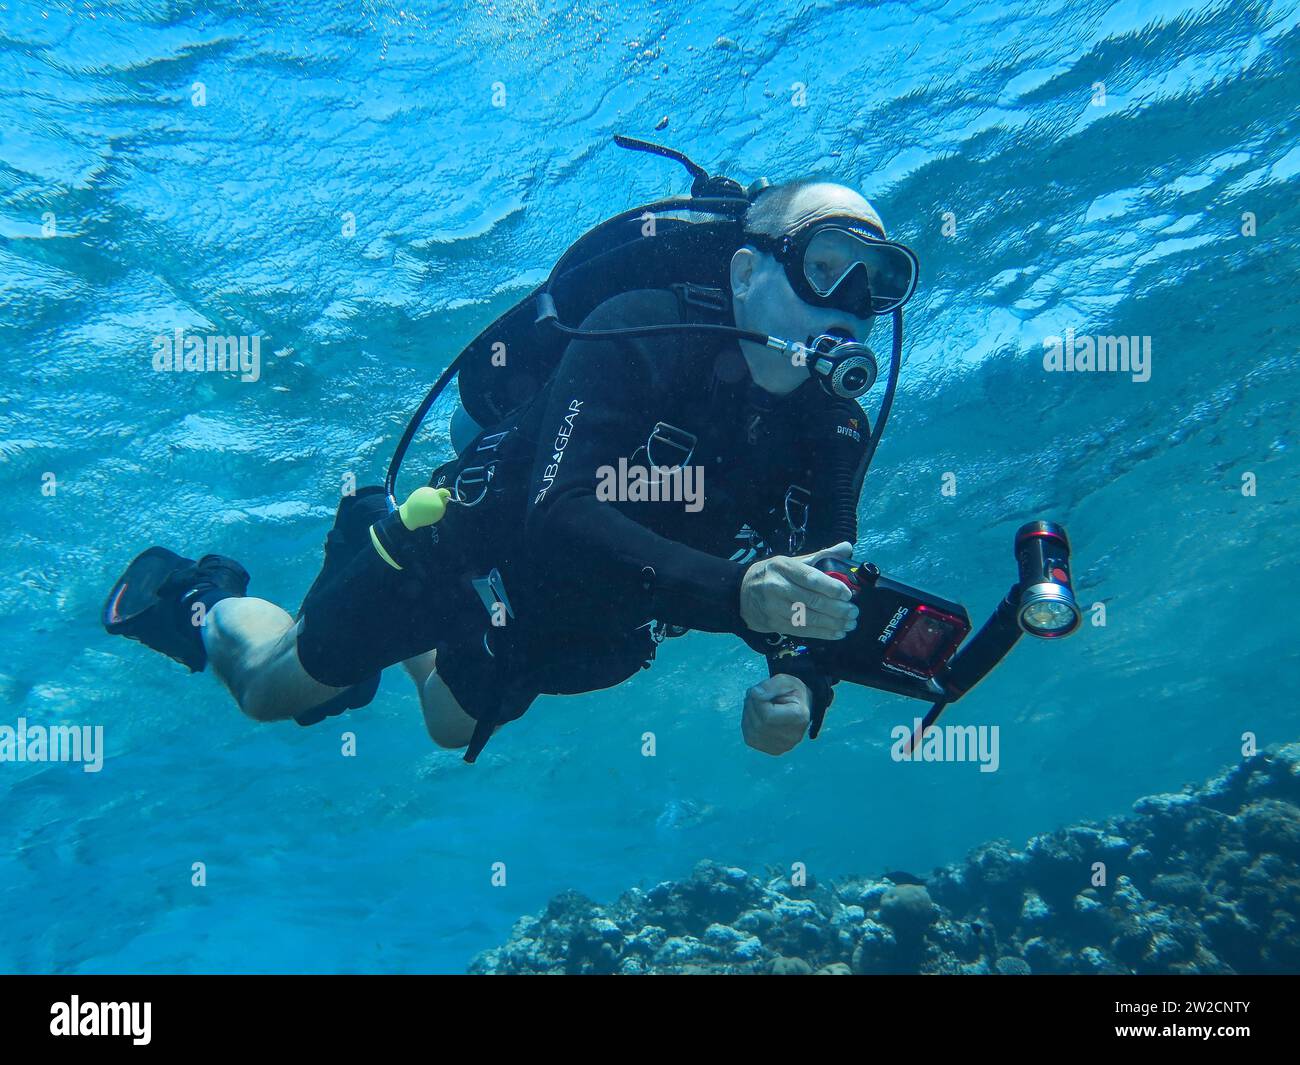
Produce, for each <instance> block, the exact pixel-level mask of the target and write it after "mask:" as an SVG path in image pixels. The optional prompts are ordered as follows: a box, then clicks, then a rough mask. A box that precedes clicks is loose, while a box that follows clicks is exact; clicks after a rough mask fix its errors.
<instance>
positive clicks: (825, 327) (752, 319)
mask: <svg viewBox="0 0 1300 1065" xmlns="http://www.w3.org/2000/svg"><path fill="white" fill-rule="evenodd" d="M793 207H794V209H793V210H792V212H791V215H790V218H789V219H788V220H787V225H786V231H787V232H794V230H796V229H798V228H801V227H803V226H805V225H808V224H810V223H813V222H818V221H821V220H822V219H824V218H828V217H831V216H833V215H846V214H847V215H856V216H858V217H860V218H863V219H866V220H868V221H870V222H871V223H872V224H873V225H874V226H877V227H879V226H880V219H879V217H878V216H877V215H876V212H875V210H874V209H873V208H872V206H871V205H870V204H869V203H868V202H867V201H866V200H865V199H863V198H862V197H861V196H859V195H858V194H857V193H855V192H854V191H853V190H851V189H848V188H846V187H844V186H839V185H825V186H817V187H814V188H811V189H806V190H804V195H803V196H802V197H801V198H800V199H799V200H797V201H796V202H795V204H794V205H793ZM824 265H825V266H826V268H827V270H828V271H832V272H833V271H834V270H836V268H837V267H840V268H842V265H843V264H836V263H827V264H824ZM731 292H732V306H733V308H734V310H735V315H736V325H737V326H739V327H740V328H741V329H747V330H752V331H754V332H756V333H764V334H766V335H767V336H775V337H780V338H781V339H782V340H794V341H799V342H801V343H806V342H807V340H808V338H809V337H810V336H812V337H816V336H820V335H821V334H822V333H838V334H840V335H842V336H845V337H851V338H852V339H854V340H863V341H864V340H866V338H867V334H868V333H869V332H871V323H872V322H873V321H875V319H874V318H870V317H867V318H857V317H855V316H853V315H851V314H849V313H848V312H847V311H841V310H837V309H836V308H834V307H814V306H812V305H811V304H808V303H805V302H804V301H803V300H801V299H800V298H799V297H798V296H797V295H796V294H795V291H794V289H793V288H791V287H790V280H789V278H788V277H787V276H786V272H785V267H783V266H782V265H781V264H780V263H779V262H777V261H776V260H775V259H774V258H773V257H772V256H771V255H768V254H767V253H765V252H760V251H757V250H755V249H754V248H740V249H739V250H738V251H737V252H736V254H735V255H734V256H733V257H732V260H731ZM740 348H741V351H742V352H744V355H745V361H746V362H747V363H748V364H749V373H750V376H751V377H753V379H754V382H755V384H757V385H758V386H759V387H760V388H762V389H763V390H764V391H766V392H771V393H773V394H774V395H779V396H784V395H787V394H789V393H790V392H793V391H794V390H795V389H796V388H798V387H799V386H800V385H802V384H803V383H804V382H805V381H807V380H808V378H809V376H810V374H809V372H808V367H807V366H806V365H804V364H796V363H795V362H794V361H793V360H792V359H791V358H790V356H789V355H783V354H782V353H781V352H778V351H774V350H773V349H772V348H768V347H764V346H763V345H761V344H758V343H755V342H754V341H750V340H742V341H741V342H740Z"/></svg>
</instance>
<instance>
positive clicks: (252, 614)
mask: <svg viewBox="0 0 1300 1065" xmlns="http://www.w3.org/2000/svg"><path fill="white" fill-rule="evenodd" d="M202 635H203V645H204V647H205V649H206V650H207V653H208V661H209V662H211V663H212V670H213V672H214V673H215V674H216V675H217V677H218V679H219V680H220V681H221V683H222V684H224V685H225V686H226V687H227V688H228V689H229V691H230V694H231V695H233V696H234V697H235V701H236V702H237V703H239V708H240V709H241V710H242V711H243V712H244V713H245V714H247V715H248V716H249V717H251V718H253V720H255V721H283V720H286V719H288V718H291V717H294V716H295V715H297V714H299V713H301V712H303V711H304V710H309V709H311V708H312V707H315V706H319V705H320V704H321V703H324V702H326V701H327V700H329V699H332V698H333V697H334V696H336V695H338V694H339V693H340V692H342V691H344V690H345V689H343V688H331V687H329V686H328V685H326V684H322V683H320V682H319V681H317V680H314V679H313V678H312V677H311V676H310V675H309V674H308V673H307V671H306V670H305V669H303V667H302V663H301V662H300V661H299V660H298V646H297V645H298V625H297V623H296V622H295V621H294V619H293V618H292V617H291V616H290V615H289V614H288V613H287V612H286V611H284V610H282V609H281V608H280V607H278V606H276V605H275V604H274V603H269V602H267V601H266V600H265V599H251V598H238V599H223V600H221V602H219V603H217V604H216V605H215V606H214V607H213V608H212V609H211V610H210V611H208V614H207V617H206V618H205V620H204V623H203V632H202Z"/></svg>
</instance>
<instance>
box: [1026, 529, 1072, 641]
mask: <svg viewBox="0 0 1300 1065" xmlns="http://www.w3.org/2000/svg"><path fill="white" fill-rule="evenodd" d="M1016 564H1017V565H1018V566H1019V567H1020V582H1019V588H1020V602H1019V606H1018V609H1017V611H1016V620H1017V621H1018V622H1019V623H1020V627H1021V628H1022V629H1024V631H1025V632H1027V633H1029V635H1030V636H1037V637H1038V638H1039V639H1042V640H1057V639H1060V638H1061V637H1063V636H1069V635H1070V633H1072V632H1074V630H1075V629H1077V628H1078V627H1079V623H1080V621H1082V615H1081V614H1080V612H1079V607H1078V605H1077V604H1076V603H1075V601H1074V590H1073V588H1072V587H1071V586H1070V541H1069V539H1068V538H1067V537H1066V535H1065V530H1064V529H1063V528H1061V526H1059V525H1057V524H1056V523H1055V522H1053V521H1031V522H1029V523H1028V524H1026V525H1022V526H1021V527H1020V529H1019V531H1017V533H1016Z"/></svg>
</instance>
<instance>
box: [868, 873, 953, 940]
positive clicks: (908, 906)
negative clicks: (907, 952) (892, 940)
mask: <svg viewBox="0 0 1300 1065" xmlns="http://www.w3.org/2000/svg"><path fill="white" fill-rule="evenodd" d="M938 914H939V911H938V910H937V909H936V907H935V905H934V900H933V899H931V898H930V892H929V891H927V890H926V889H925V888H924V887H922V886H921V885H920V884H897V885H895V886H894V887H892V888H890V889H889V890H888V891H886V892H885V894H884V896H883V897H882V898H881V900H880V919H881V921H883V922H884V923H885V924H887V925H889V927H890V928H892V929H893V930H894V931H895V933H897V934H899V935H919V934H920V933H921V932H924V931H925V930H926V929H927V928H929V927H930V925H932V924H933V923H934V921H935V920H936V918H937V917H938Z"/></svg>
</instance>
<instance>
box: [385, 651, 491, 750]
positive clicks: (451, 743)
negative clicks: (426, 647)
mask: <svg viewBox="0 0 1300 1065" xmlns="http://www.w3.org/2000/svg"><path fill="white" fill-rule="evenodd" d="M437 662H438V652H437V651H427V652H425V653H424V654H422V655H416V656H415V657H414V658H408V659H407V660H406V662H405V663H403V664H404V665H405V666H406V672H407V673H409V674H410V675H411V679H412V680H413V681H415V687H416V690H417V691H419V693H420V708H421V709H422V710H423V711H424V727H425V728H426V729H428V732H429V738H430V739H432V740H433V742H434V743H436V744H437V745H438V746H439V747H447V748H451V749H459V748H461V747H465V746H468V744H469V741H470V737H471V736H473V735H474V724H475V722H474V719H473V718H472V717H470V716H469V714H467V713H465V711H464V710H463V709H462V708H461V705H460V703H458V702H456V697H455V696H454V695H452V694H451V690H450V689H449V688H448V687H447V685H446V684H444V683H443V681H442V678H441V677H439V676H438V672H437Z"/></svg>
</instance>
